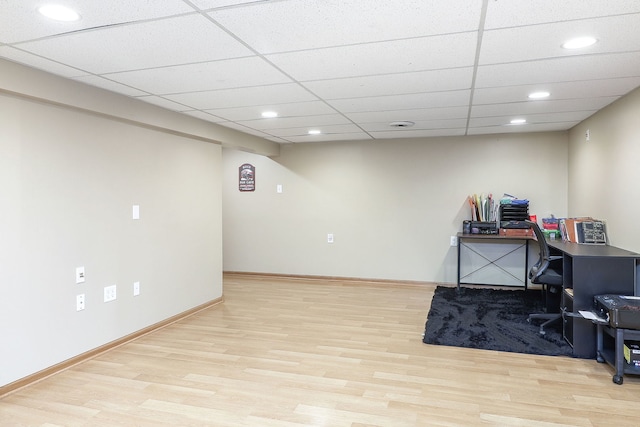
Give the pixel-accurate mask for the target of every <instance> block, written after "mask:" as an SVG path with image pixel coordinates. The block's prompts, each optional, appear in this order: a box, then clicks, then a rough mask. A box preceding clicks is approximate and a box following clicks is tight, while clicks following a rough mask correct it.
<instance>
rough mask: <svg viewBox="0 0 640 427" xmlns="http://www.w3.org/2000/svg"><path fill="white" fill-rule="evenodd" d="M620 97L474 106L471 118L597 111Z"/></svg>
mask: <svg viewBox="0 0 640 427" xmlns="http://www.w3.org/2000/svg"><path fill="white" fill-rule="evenodd" d="M616 99H618V97H614V96H608V97H602V98H583V99H570V100H566V99H562V100H557V101H537V102H529V101H525V102H514V103H511V104H488V105H474V106H473V107H472V108H471V117H472V118H476V117H492V116H511V117H513V116H515V115H518V116H522V115H526V114H541V113H561V112H568V111H595V110H599V109H601V108H604V107H606V106H607V105H609V104H611V103H612V102H613V101H615V100H616Z"/></svg>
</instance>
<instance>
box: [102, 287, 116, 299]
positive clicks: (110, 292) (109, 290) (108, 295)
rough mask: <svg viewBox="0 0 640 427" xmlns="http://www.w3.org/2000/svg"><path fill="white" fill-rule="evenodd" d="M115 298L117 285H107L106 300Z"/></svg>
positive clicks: (105, 289)
mask: <svg viewBox="0 0 640 427" xmlns="http://www.w3.org/2000/svg"><path fill="white" fill-rule="evenodd" d="M115 299H116V285H111V286H105V288H104V302H109V301H113V300H115Z"/></svg>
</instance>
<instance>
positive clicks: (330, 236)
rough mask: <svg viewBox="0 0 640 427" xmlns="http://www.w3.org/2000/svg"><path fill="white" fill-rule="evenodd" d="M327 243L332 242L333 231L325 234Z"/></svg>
mask: <svg viewBox="0 0 640 427" xmlns="http://www.w3.org/2000/svg"><path fill="white" fill-rule="evenodd" d="M327 243H333V233H329V234H327Z"/></svg>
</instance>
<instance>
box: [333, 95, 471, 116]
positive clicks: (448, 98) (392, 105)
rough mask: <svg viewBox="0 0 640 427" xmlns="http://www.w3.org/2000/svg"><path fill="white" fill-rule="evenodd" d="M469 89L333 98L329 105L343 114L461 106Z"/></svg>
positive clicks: (465, 100) (467, 98)
mask: <svg viewBox="0 0 640 427" xmlns="http://www.w3.org/2000/svg"><path fill="white" fill-rule="evenodd" d="M470 92H471V91H469V90H456V91H450V92H429V93H418V94H408V95H393V96H374V97H371V98H354V99H335V100H330V101H327V102H328V103H329V105H331V106H333V107H335V108H336V109H337V110H338V111H341V112H343V113H345V114H348V113H356V112H358V113H361V112H376V111H400V110H407V111H409V110H413V109H416V108H418V109H424V108H436V107H438V108H442V107H462V106H466V105H468V104H469V95H470Z"/></svg>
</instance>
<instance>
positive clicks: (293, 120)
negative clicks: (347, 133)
mask: <svg viewBox="0 0 640 427" xmlns="http://www.w3.org/2000/svg"><path fill="white" fill-rule="evenodd" d="M238 123H239V124H241V125H244V126H247V127H250V128H252V129H259V130H267V129H280V128H294V127H302V126H305V124H306V125H307V126H310V127H319V126H323V127H324V126H326V125H342V124H349V123H351V122H350V121H349V120H348V119H347V118H345V117H344V116H343V115H340V114H327V115H324V116H314V117H313V118H312V119H309V117H280V118H277V119H260V120H248V121H238Z"/></svg>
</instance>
